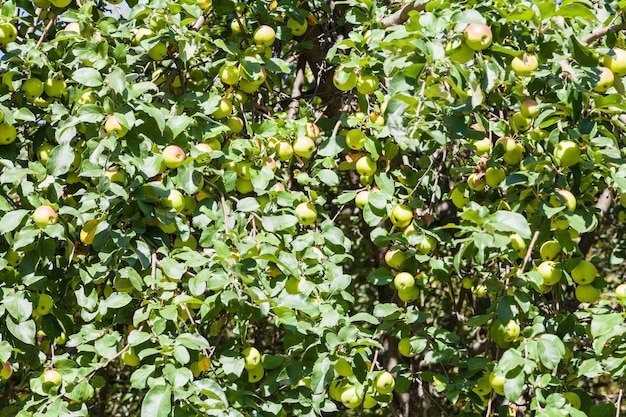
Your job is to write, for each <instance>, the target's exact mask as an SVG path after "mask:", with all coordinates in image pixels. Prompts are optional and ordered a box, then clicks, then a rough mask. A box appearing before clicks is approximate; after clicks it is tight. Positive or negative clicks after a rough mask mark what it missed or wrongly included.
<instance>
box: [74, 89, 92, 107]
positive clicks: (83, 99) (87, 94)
mask: <svg viewBox="0 0 626 417" xmlns="http://www.w3.org/2000/svg"><path fill="white" fill-rule="evenodd" d="M95 102H96V98H95V97H94V95H93V91H92V90H85V91H83V92H82V93H80V95H79V96H78V98H77V99H76V105H77V106H79V107H82V106H84V105H87V104H95Z"/></svg>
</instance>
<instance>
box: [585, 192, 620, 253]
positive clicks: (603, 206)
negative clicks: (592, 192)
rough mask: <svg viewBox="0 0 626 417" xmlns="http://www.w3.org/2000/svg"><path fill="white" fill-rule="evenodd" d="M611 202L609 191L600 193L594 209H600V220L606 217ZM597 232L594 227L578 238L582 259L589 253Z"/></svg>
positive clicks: (611, 197)
mask: <svg viewBox="0 0 626 417" xmlns="http://www.w3.org/2000/svg"><path fill="white" fill-rule="evenodd" d="M612 202H613V196H612V193H611V190H610V189H608V188H607V189H606V190H604V191H602V194H600V197H598V202H597V203H596V207H597V208H599V209H600V219H602V217H604V216H606V214H607V213H608V212H609V209H610V208H611V203H612ZM597 230H598V228H597V227H596V228H595V230H593V231H591V232H587V233H583V234H582V236H581V237H580V242H578V248H579V249H580V251H581V252H582V254H583V257H585V256H587V253H589V250H590V249H591V245H592V244H593V241H594V240H595V238H596V232H597Z"/></svg>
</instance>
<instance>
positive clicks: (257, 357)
mask: <svg viewBox="0 0 626 417" xmlns="http://www.w3.org/2000/svg"><path fill="white" fill-rule="evenodd" d="M241 354H242V355H243V357H244V359H245V364H244V367H245V368H246V369H253V368H256V367H257V366H259V365H260V364H261V352H259V350H258V349H257V348H255V347H254V346H248V347H246V348H244V349H243V350H242V351H241Z"/></svg>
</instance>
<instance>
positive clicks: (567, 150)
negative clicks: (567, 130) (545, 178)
mask: <svg viewBox="0 0 626 417" xmlns="http://www.w3.org/2000/svg"><path fill="white" fill-rule="evenodd" d="M554 157H555V158H556V160H557V162H558V164H559V165H560V166H562V167H571V166H573V165H576V164H577V163H578V162H579V161H580V146H579V145H578V144H577V143H576V142H574V141H571V140H562V141H560V142H559V143H558V144H557V146H556V149H555V150H554Z"/></svg>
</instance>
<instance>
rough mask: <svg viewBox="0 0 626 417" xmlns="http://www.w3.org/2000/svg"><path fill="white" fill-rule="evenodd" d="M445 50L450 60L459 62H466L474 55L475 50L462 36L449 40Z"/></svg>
mask: <svg viewBox="0 0 626 417" xmlns="http://www.w3.org/2000/svg"><path fill="white" fill-rule="evenodd" d="M445 52H446V56H447V57H448V58H450V61H452V62H456V63H457V64H466V63H468V62H469V61H470V60H471V59H472V58H473V57H474V50H473V49H472V48H470V47H469V45H468V44H467V43H466V42H465V41H464V40H463V39H462V38H456V39H453V40H451V41H450V42H448V43H447V44H446V48H445Z"/></svg>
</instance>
